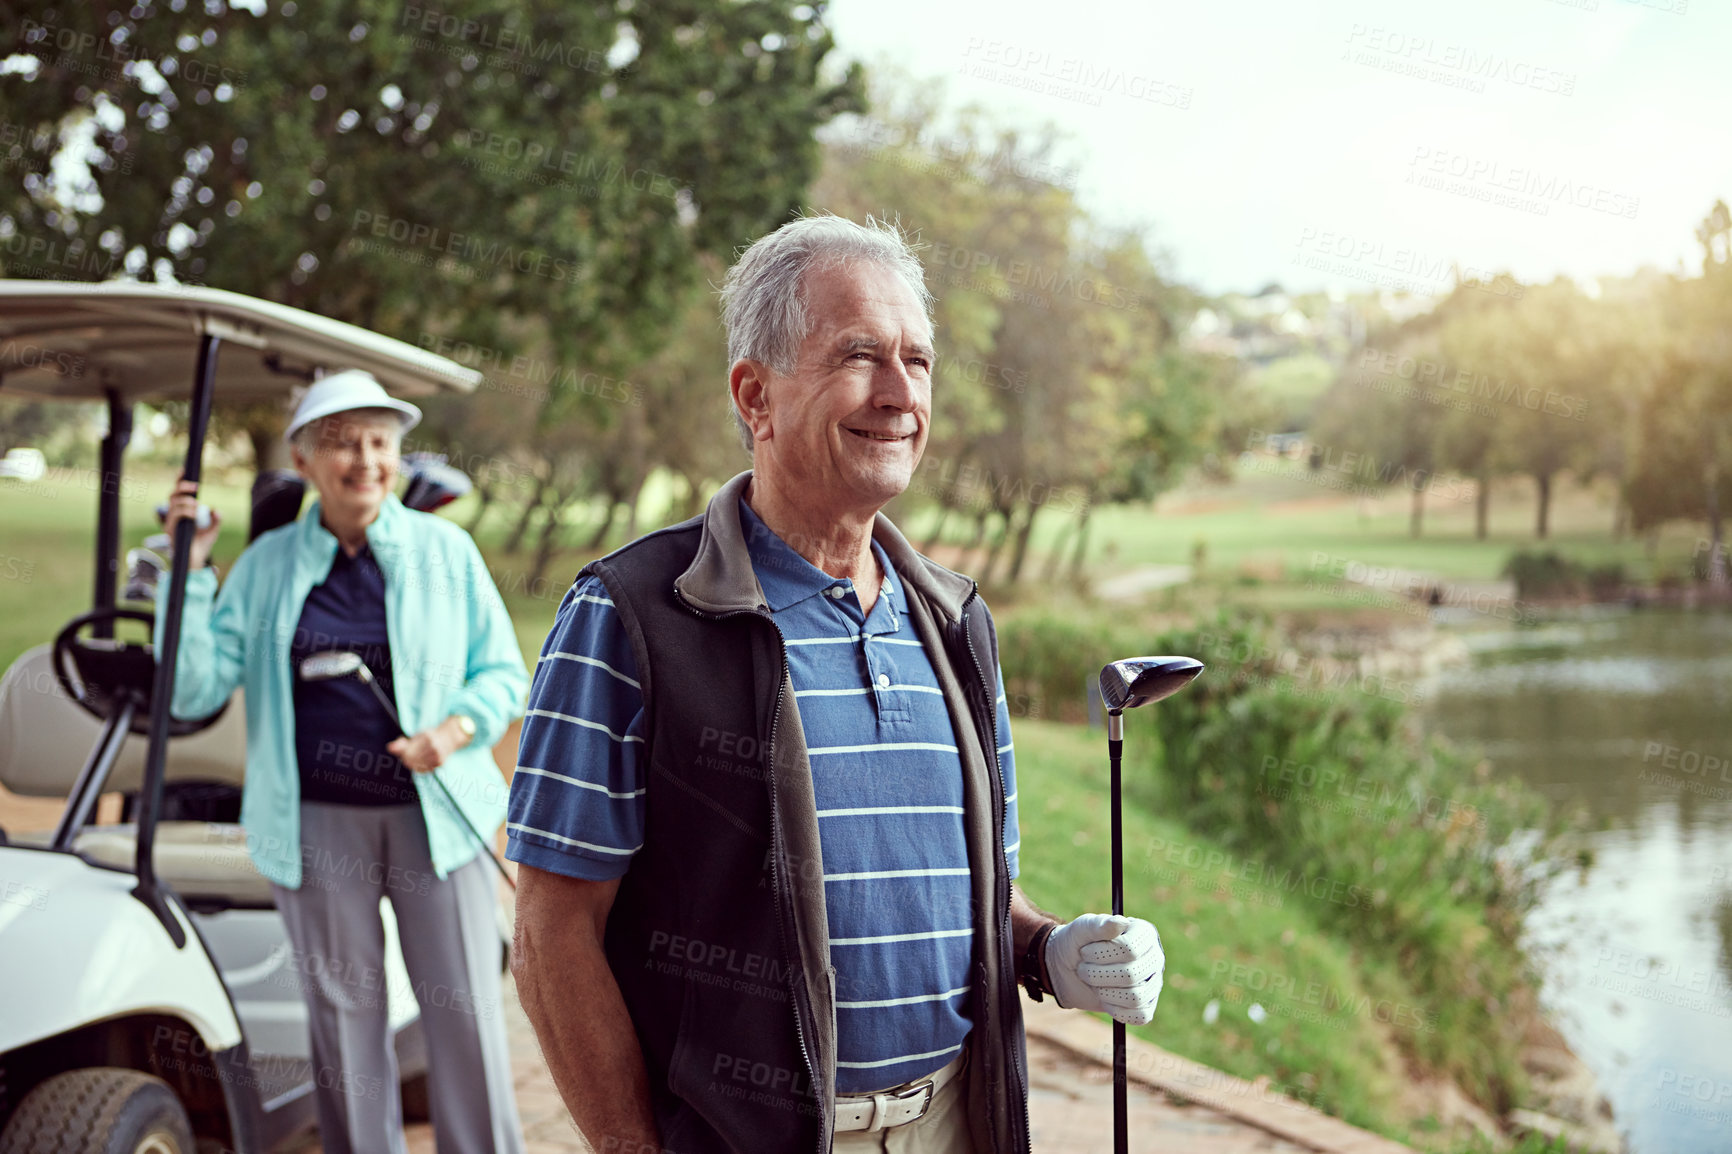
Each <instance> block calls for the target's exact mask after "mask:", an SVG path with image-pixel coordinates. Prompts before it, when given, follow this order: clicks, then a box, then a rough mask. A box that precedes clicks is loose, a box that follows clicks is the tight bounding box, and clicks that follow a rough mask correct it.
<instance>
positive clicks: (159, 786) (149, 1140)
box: [0, 280, 480, 1154]
mask: <svg viewBox="0 0 1732 1154" xmlns="http://www.w3.org/2000/svg"><path fill="white" fill-rule="evenodd" d="M0 347H3V351H0V397H10V396H18V397H25V398H30V399H36V400H42V399H48V400H66V401H102V402H106V404H107V406H108V417H109V420H108V434H107V436H106V438H105V439H104V440H103V442H102V450H101V462H100V465H99V468H98V477H97V480H98V481H99V483H97V484H95V485H94V486H93V487H94V488H95V490H96V493H97V540H96V575H95V593H94V599H93V605H92V608H91V610H90V612H88V613H84V614H81V615H79V616H77V617H75V618H73V619H72V620H71V621H70V622H67V623H66V624H65V625H64V627H62V628H61V629H60V630H59V632H58V635H57V636H56V637H55V638H54V640H53V641H52V643H51V644H47V645H41V646H38V647H36V648H34V649H31V650H29V651H28V652H26V653H25V654H24V655H23V656H21V657H20V658H18V660H17V661H16V662H15V663H14V664H13V666H12V667H11V668H10V669H9V670H7V672H6V674H5V677H4V680H3V681H0V784H4V785H5V787H6V788H7V789H8V790H10V791H11V792H12V793H14V794H20V795H24V796H27V797H47V798H65V806H64V809H63V811H62V813H61V815H60V818H59V821H58V823H57V824H56V825H55V827H54V828H53V829H51V830H43V831H35V832H30V831H22V830H16V829H12V830H0V1154H12V1152H15V1151H27V1150H28V1151H36V1150H47V1149H54V1150H66V1151H72V1150H80V1151H82V1150H92V1151H96V1150H100V1151H105V1152H106V1151H126V1152H129V1154H134V1152H136V1154H195V1152H197V1154H206V1152H210V1151H218V1150H222V1151H231V1150H232V1151H237V1152H252V1151H270V1150H275V1149H278V1148H280V1147H281V1146H283V1145H284V1144H285V1143H287V1142H288V1141H289V1140H291V1139H293V1138H295V1137H296V1136H298V1135H300V1134H303V1133H304V1132H305V1131H306V1130H308V1129H309V1128H310V1127H312V1126H313V1125H314V1124H315V1116H314V1106H313V1094H312V1090H313V1083H312V1065H311V1062H310V1060H309V1059H310V1055H309V1042H308V1030H307V1020H306V1009H305V1005H304V1002H303V999H302V995H301V989H302V985H301V983H303V982H305V981H307V980H310V979H311V978H312V977H313V976H314V975H311V974H305V973H300V972H297V969H296V966H295V963H294V960H293V957H292V953H291V951H290V949H289V944H288V939H287V935H286V933H285V931H284V927H283V922H282V919H281V917H280V916H279V915H278V913H277V911H276V909H275V908H274V906H273V905H272V901H271V890H270V886H269V884H268V883H267V882H266V881H265V880H264V878H262V877H261V876H260V875H259V874H258V873H257V871H256V870H255V869H254V868H253V865H252V861H251V859H250V857H249V856H248V853H247V843H246V835H245V833H244V832H243V830H242V828H241V827H240V826H239V825H238V824H237V822H238V818H239V804H238V797H239V786H240V785H241V783H242V781H243V778H244V776H245V766H246V732H245V720H244V718H245V710H244V708H243V706H242V704H241V703H240V702H239V701H236V700H231V701H230V702H229V703H228V704H227V706H225V707H224V708H223V709H221V710H219V711H218V712H217V713H216V714H213V715H212V716H210V717H206V718H202V719H198V720H194V721H185V720H181V719H176V718H173V717H171V716H170V714H169V701H170V697H171V690H172V684H173V675H172V670H173V669H174V666H175V654H176V652H177V650H178V647H179V644H180V633H181V617H182V613H183V609H184V604H185V592H186V574H185V570H184V569H179V570H168V571H162V569H161V567H160V565H157V566H155V567H151V566H143V567H140V566H138V565H134V566H131V567H132V568H134V570H135V571H134V573H133V574H132V576H133V577H134V578H135V580H133V581H128V583H127V586H126V596H128V597H142V596H144V595H145V594H147V593H148V591H149V590H150V587H151V586H152V585H153V584H154V581H155V579H156V578H158V577H160V579H161V580H164V581H168V582H170V585H169V592H168V598H167V600H166V603H165V613H166V620H165V622H164V638H163V644H162V647H161V650H160V651H155V650H153V647H152V645H151V644H150V638H151V626H152V623H153V621H154V613H153V607H152V606H151V605H150V604H149V603H148V602H147V603H146V604H145V607H143V608H139V607H126V606H122V605H118V604H117V586H118V585H119V584H120V581H119V579H120V577H121V576H122V573H121V565H120V558H121V539H120V538H121V519H120V511H121V506H120V501H121V495H122V494H123V493H124V492H128V490H126V489H125V487H124V486H123V484H122V478H121V466H122V455H123V453H124V451H125V449H126V446H127V442H128V440H129V437H130V434H131V430H132V411H133V405H134V404H135V403H136V402H139V401H145V400H149V401H153V402H160V401H162V400H164V399H174V398H184V397H186V396H188V394H189V392H190V397H191V418H190V427H189V437H188V445H187V456H186V470H185V476H186V477H187V478H188V479H189V480H192V481H195V482H196V481H197V480H198V479H199V477H200V460H201V455H202V451H203V447H204V441H205V433H206V428H207V425H208V421H209V416H210V409H211V402H212V400H213V398H215V397H218V396H221V397H222V398H224V399H225V400H227V399H233V400H243V401H263V400H271V399H281V398H286V397H288V396H289V394H290V392H291V391H292V390H293V389H295V388H296V387H298V386H302V385H305V384H307V383H308V382H310V381H311V380H313V379H314V378H315V377H316V376H317V375H319V374H320V373H321V372H324V371H327V370H335V369H339V368H360V369H365V370H367V371H369V372H371V373H372V374H373V375H374V376H375V377H377V378H378V380H379V381H380V382H381V383H382V384H383V385H384V386H385V387H386V388H387V389H389V390H391V391H392V392H393V393H396V394H399V395H403V396H410V397H413V396H418V395H427V394H431V393H435V392H439V391H456V392H468V391H471V390H473V389H474V388H475V386H476V384H477V383H478V382H479V380H480V374H478V373H475V372H473V371H471V370H468V369H464V368H462V367H460V366H458V365H456V364H454V363H453V362H451V361H448V360H446V359H445V358H443V357H439V356H435V355H433V354H431V353H428V352H426V351H423V350H421V349H417V348H415V347H413V346H411V345H407V344H404V343H402V342H400V341H396V340H391V339H389V338H386V337H381V336H379V335H377V334H374V333H371V332H368V331H366V330H364V329H360V328H356V327H354V326H352V325H347V324H343V323H340V322H337V321H332V320H328V319H326V318H324V317H319V316H314V315H312V314H310V313H306V312H302V311H300V310H298V309H293V308H288V307H285V306H282V305H278V304H272V303H269V302H266V301H260V300H254V299H252V298H249V297H244V296H240V295H237V294H234V293H227V292H220V291H216V290H211V289H192V288H187V289H180V288H172V287H159V286H153V285H141V284H122V283H107V284H62V283H54V282H39V281H8V280H0ZM19 349H23V350H26V351H28V352H30V353H31V355H29V356H28V357H21V355H20V354H18V353H17V352H15V351H14V350H19ZM42 350H50V351H51V352H52V354H53V355H41V351H42ZM69 365H70V366H76V368H77V370H78V371H77V372H76V373H67V372H63V371H62V369H63V368H64V367H65V366H69ZM189 386H190V388H189ZM446 480H447V481H449V478H446ZM449 487H450V486H449V484H447V486H446V488H445V489H444V490H442V491H444V492H448V491H449ZM424 488H425V486H424ZM435 488H437V486H435ZM291 490H293V492H292V494H291V492H290V491H291ZM291 496H292V499H291ZM300 496H301V495H300V493H299V491H298V490H295V489H294V482H293V479H292V478H288V479H285V478H281V477H280V476H279V477H276V478H272V479H271V480H270V483H269V484H268V485H267V486H266V491H265V492H264V493H263V494H261V492H260V489H259V487H258V486H255V490H254V498H255V499H254V515H255V522H256V521H257V519H258V517H259V516H260V515H261V514H263V515H266V516H269V517H271V518H274V519H277V520H288V519H290V518H292V516H293V515H294V513H295V512H296V511H298V509H299V507H300ZM259 528H260V525H258V524H257V523H255V525H254V530H255V535H256V532H257V531H258V529H259ZM176 532H177V537H176V539H175V540H174V541H173V551H174V553H175V555H178V556H186V555H187V552H188V549H189V546H190V543H191V535H192V532H193V523H192V521H191V519H185V520H182V521H181V522H180V524H179V525H178V526H177V529H176ZM133 554H134V556H135V557H136V558H137V559H138V560H140V561H142V560H146V559H147V558H146V557H145V556H143V554H144V551H143V550H134V551H133ZM146 570H149V571H148V572H147V571H146ZM0 611H4V610H3V608H0ZM117 626H122V627H123V628H122V629H121V630H117V628H116V627H117ZM117 632H124V633H128V634H131V633H141V634H142V641H138V640H122V639H121V638H120V637H118V636H117ZM235 696H236V697H237V698H238V697H239V696H240V694H239V693H238V692H237V694H236V695H235ZM116 792H118V793H120V794H122V795H124V796H125V797H127V798H128V799H129V802H128V805H127V807H126V809H125V810H123V812H122V814H121V817H122V821H121V822H119V823H114V822H109V823H107V824H101V823H98V821H97V814H98V804H97V803H98V799H99V797H100V796H101V795H103V794H105V793H116ZM128 819H130V820H128ZM381 909H382V912H383V914H384V920H385V930H386V939H387V941H386V957H387V966H386V973H385V975H383V985H384V988H385V991H386V996H387V997H388V998H389V1015H390V1021H391V1027H392V1030H393V1031H394V1035H395V1041H396V1050H397V1055H398V1061H399V1064H400V1068H401V1073H402V1077H403V1079H404V1081H405V1083H406V1084H411V1083H413V1082H414V1081H415V1080H416V1079H417V1077H418V1076H420V1075H423V1074H424V1073H425V1069H426V1053H425V1043H424V1041H423V1039H422V1035H421V1032H420V1028H419V1009H418V1006H417V1004H416V1001H415V998H414V996H413V994H412V992H411V987H410V983H409V980H408V975H407V972H406V970H405V969H404V966H403V961H402V956H401V953H400V952H399V949H398V946H397V936H396V926H395V921H394V919H393V918H392V915H391V907H390V905H389V904H388V903H385V904H383V905H382V907H381ZM423 1085H424V1083H423ZM405 1107H406V1112H411V1111H413V1108H414V1107H413V1103H412V1102H411V1101H410V1096H409V1095H408V1094H406V1095H405Z"/></svg>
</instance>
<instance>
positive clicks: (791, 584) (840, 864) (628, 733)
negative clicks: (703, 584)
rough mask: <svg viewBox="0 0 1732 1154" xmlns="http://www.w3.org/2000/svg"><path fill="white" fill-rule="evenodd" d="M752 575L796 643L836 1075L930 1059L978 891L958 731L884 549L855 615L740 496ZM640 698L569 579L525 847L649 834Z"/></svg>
mask: <svg viewBox="0 0 1732 1154" xmlns="http://www.w3.org/2000/svg"><path fill="white" fill-rule="evenodd" d="M740 515H741V523H742V527H743V528H744V529H745V530H746V532H747V538H748V542H749V547H750V550H751V555H752V564H753V568H754V570H755V571H756V574H757V577H758V584H759V586H760V587H761V588H762V590H763V593H764V601H765V603H766V604H767V605H769V607H770V610H771V612H772V614H773V615H774V617H775V621H776V625H777V627H778V628H779V629H780V630H781V632H782V635H783V637H784V639H785V641H786V643H787V654H788V669H789V675H790V677H791V679H792V682H793V690H794V697H795V701H796V702H797V703H798V706H799V710H800V724H801V728H802V729H803V730H804V731H805V734H806V744H807V747H808V748H807V755H808V758H809V761H810V764H811V768H812V783H813V794H814V798H815V801H816V805H817V810H818V829H819V837H820V843H821V846H822V853H823V861H824V896H825V901H826V907H827V910H828V914H829V932H830V957H831V963H832V964H833V965H834V966H835V967H836V982H837V1002H836V1026H837V1071H836V1089H837V1090H838V1091H839V1092H841V1093H860V1092H864V1091H870V1090H877V1089H882V1088H884V1087H887V1086H894V1085H897V1084H899V1083H901V1082H905V1081H909V1080H911V1079H914V1078H919V1077H922V1076H924V1075H926V1074H929V1073H931V1072H932V1071H933V1070H936V1069H938V1068H939V1067H940V1066H943V1065H944V1064H945V1063H946V1062H948V1061H950V1060H951V1059H952V1058H954V1057H955V1056H956V1053H957V1051H958V1050H959V1049H960V1048H961V1046H962V1043H963V1040H964V1038H965V1037H966V1036H967V1034H968V1030H969V1009H970V1008H969V1005H968V999H969V984H970V982H969V974H970V962H971V959H972V957H973V946H974V943H973V933H974V923H973V915H972V898H973V890H972V887H971V885H970V882H969V874H970V871H969V868H968V847H967V842H966V839H965V835H964V830H963V794H962V764H961V759H960V755H959V754H958V752H957V745H956V741H957V734H956V732H955V729H954V727H953V726H952V725H951V721H950V712H949V709H948V707H947V706H946V704H945V701H944V698H943V696H942V694H941V693H940V691H939V688H938V678H937V675H936V674H935V673H934V672H933V669H932V663H931V661H930V659H929V658H928V657H927V654H926V650H925V648H924V647H923V646H922V645H921V643H920V641H919V639H918V638H917V637H916V636H915V633H914V626H913V624H912V623H911V622H910V621H909V619H908V612H907V606H908V602H907V596H906V593H905V591H904V590H903V588H902V582H901V580H900V578H898V576H897V575H896V574H895V573H894V572H893V571H892V570H891V568H890V562H889V559H888V558H887V557H886V556H885V555H884V552H883V550H882V549H880V548H879V547H878V545H877V544H876V543H875V544H874V545H873V547H872V548H873V551H874V553H875V554H876V555H877V558H878V562H879V564H880V565H881V566H883V569H884V573H885V580H884V586H883V591H882V595H881V596H880V597H879V598H878V599H877V601H876V602H875V603H874V605H873V606H872V611H871V613H869V614H863V613H862V612H861V608H860V602H859V600H858V598H857V597H856V596H855V593H854V589H853V585H852V583H851V582H849V581H847V580H845V579H839V578H835V577H831V576H829V575H828V574H826V573H824V572H823V571H822V570H820V569H818V568H816V567H815V566H813V565H812V564H811V563H810V562H808V561H807V560H806V559H805V558H803V557H801V556H800V555H799V554H798V553H796V552H794V550H793V549H791V548H789V547H788V546H787V545H786V544H785V543H784V542H783V541H782V540H781V539H780V538H778V537H776V536H775V535H774V534H773V533H771V532H770V531H769V530H768V529H767V528H766V527H765V526H764V524H763V522H762V521H760V520H759V519H758V517H757V515H756V514H755V513H753V512H752V511H751V509H750V508H749V507H748V506H747V505H746V504H745V503H744V502H743V501H742V502H741V504H740ZM997 709H998V733H999V741H1000V742H1001V748H1000V749H999V751H998V759H999V766H1000V769H1001V772H1002V773H1003V776H1004V789H1005V797H1006V802H1007V804H1006V812H1005V827H1004V837H1005V856H1006V860H1007V864H1008V866H1009V868H1010V876H1011V877H1015V876H1016V874H1017V848H1018V845H1019V835H1018V833H1017V820H1016V784H1015V773H1014V755H1013V751H1012V748H1011V743H1010V717H1009V712H1008V710H1007V709H1006V706H1005V699H1004V691H1003V684H1002V678H1000V679H999V687H998V705H997ZM643 741H644V711H643V697H642V693H641V689H640V687H639V684H638V680H637V667H636V661H635V659H634V657H633V655H632V652H631V645H630V642H629V641H628V640H627V638H626V635H625V630H624V628H623V627H622V626H621V625H620V622H619V618H618V617H617V615H616V614H615V612H614V608H613V603H612V601H611V600H610V599H609V597H608V594H607V590H606V589H605V587H603V586H602V584H601V583H600V581H598V580H596V579H595V578H593V577H591V578H586V579H584V580H582V581H579V582H578V583H577V584H576V585H574V586H573V587H572V589H571V591H570V592H569V593H567V595H566V597H565V600H564V602H563V603H562V604H561V605H560V608H559V615H558V619H557V621H556V622H555V624H554V628H553V631H552V632H551V633H550V634H549V635H548V638H547V642H546V644H545V645H544V646H543V648H542V653H541V660H540V662H539V664H538V665H537V667H536V671H535V681H534V685H533V687H532V688H531V689H530V695H529V710H528V713H527V715H526V716H525V718H524V722H523V736H522V740H521V742H520V744H519V749H518V762H519V764H518V767H517V773H516V776H515V777H514V778H513V780H512V784H511V807H510V813H509V814H508V817H507V831H508V835H509V839H510V841H509V847H508V850H507V855H508V856H509V857H511V858H512V860H514V861H519V862H523V863H524V864H526V865H530V866H534V867H536V868H538V869H545V870H549V871H552V872H554V873H560V874H567V875H570V876H574V877H582V878H589V879H592V880H603V879H608V878H615V877H619V876H621V875H623V874H624V873H625V872H626V868H627V866H628V864H629V862H630V859H631V855H632V854H633V853H634V852H636V850H637V849H638V848H640V847H641V846H642V844H643V823H644V816H643V808H644V783H643V769H644V767H643V765H642V760H641V759H642V753H643Z"/></svg>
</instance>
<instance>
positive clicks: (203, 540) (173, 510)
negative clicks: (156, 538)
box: [162, 472, 223, 569]
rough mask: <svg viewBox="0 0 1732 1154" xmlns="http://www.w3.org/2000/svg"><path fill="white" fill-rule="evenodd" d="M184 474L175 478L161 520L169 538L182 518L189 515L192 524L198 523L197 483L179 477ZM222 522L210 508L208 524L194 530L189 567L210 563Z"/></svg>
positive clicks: (201, 567)
mask: <svg viewBox="0 0 1732 1154" xmlns="http://www.w3.org/2000/svg"><path fill="white" fill-rule="evenodd" d="M184 476H185V473H184V472H183V473H182V474H181V476H180V477H177V478H176V479H175V483H174V490H173V491H172V492H171V493H170V494H169V498H168V515H167V516H166V517H164V518H163V522H162V528H163V532H165V533H167V534H168V536H169V539H170V540H173V539H174V527H175V526H176V525H178V524H180V522H181V519H182V518H185V517H190V518H192V519H193V524H195V525H196V524H197V523H198V483H197V482H195V481H187V480H183V479H181V478H182V477H184ZM222 524H223V519H222V517H221V516H220V515H219V514H218V513H217V511H216V510H215V509H212V510H211V511H210V524H209V525H206V526H205V527H204V528H203V529H197V530H194V532H193V535H192V548H191V549H190V550H189V552H190V553H191V557H190V558H189V559H188V566H187V567H188V568H189V569H203V568H204V567H205V566H206V565H207V564H209V563H210V551H211V548H212V546H214V545H215V544H216V539H217V533H218V532H220V531H221V530H222ZM171 560H172V559H171Z"/></svg>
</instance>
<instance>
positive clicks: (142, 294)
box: [0, 279, 481, 401]
mask: <svg viewBox="0 0 1732 1154" xmlns="http://www.w3.org/2000/svg"><path fill="white" fill-rule="evenodd" d="M206 333H210V334H212V335H215V336H218V337H221V338H222V341H223V345H224V352H223V355H222V357H221V358H220V359H219V361H218V369H217V381H216V396H217V397H219V398H222V399H225V400H241V401H245V400H266V399H271V398H281V397H284V396H286V395H288V393H289V392H290V390H291V389H293V388H295V387H296V386H298V385H304V384H306V383H307V382H308V381H309V380H311V378H312V377H313V375H314V374H313V370H314V369H324V370H327V371H336V370H338V369H346V368H356V369H365V370H366V371H368V372H370V373H372V374H373V375H374V376H375V377H377V378H378V379H379V383H380V384H382V385H384V386H385V388H386V389H387V390H388V391H390V392H392V393H394V394H397V395H400V396H408V397H414V396H424V395H426V394H429V393H434V392H440V391H448V392H464V393H467V392H472V391H473V390H474V389H475V387H476V385H478V384H479V383H480V381H481V374H480V373H479V372H476V371H475V370H474V369H466V368H464V367H463V366H461V365H459V364H457V363H456V362H455V361H451V360H448V359H446V358H445V357H441V356H438V355H436V354H434V353H431V352H428V351H427V350H425V349H418V348H416V347H415V346H414V345H410V344H405V343H404V342H403V341H399V340H395V339H393V338H391V337H385V336H380V335H379V334H378V333H373V332H369V331H367V330H366V329H363V328H360V327H358V326H356V325H351V324H346V323H344V322H343V321H334V320H331V319H330V318H328V317H321V316H317V315H315V314H313V313H309V312H305V311H303V310H301V309H297V308H290V307H289V306H288V305H280V304H275V303H273V302H271V301H262V300H257V299H255V298H253V297H249V296H242V295H241V294H239V293H231V292H224V291H223V290H221V289H211V288H191V287H177V286H172V285H155V284H138V283H134V282H129V281H107V282H104V283H100V284H80V283H68V282H64V281H45V280H6V279H0V397H7V396H16V397H22V398H29V399H32V400H64V401H95V400H103V399H105V398H106V397H107V394H108V391H109V390H114V391H116V392H118V393H119V394H120V396H121V398H122V399H123V400H126V401H140V400H145V401H150V400H162V399H182V398H184V397H186V395H187V391H188V389H189V388H190V386H191V383H192V381H193V377H194V372H195V368H196V366H197V364H198V353H199V342H200V339H201V338H202V337H203V336H204V335H205V334H206Z"/></svg>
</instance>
